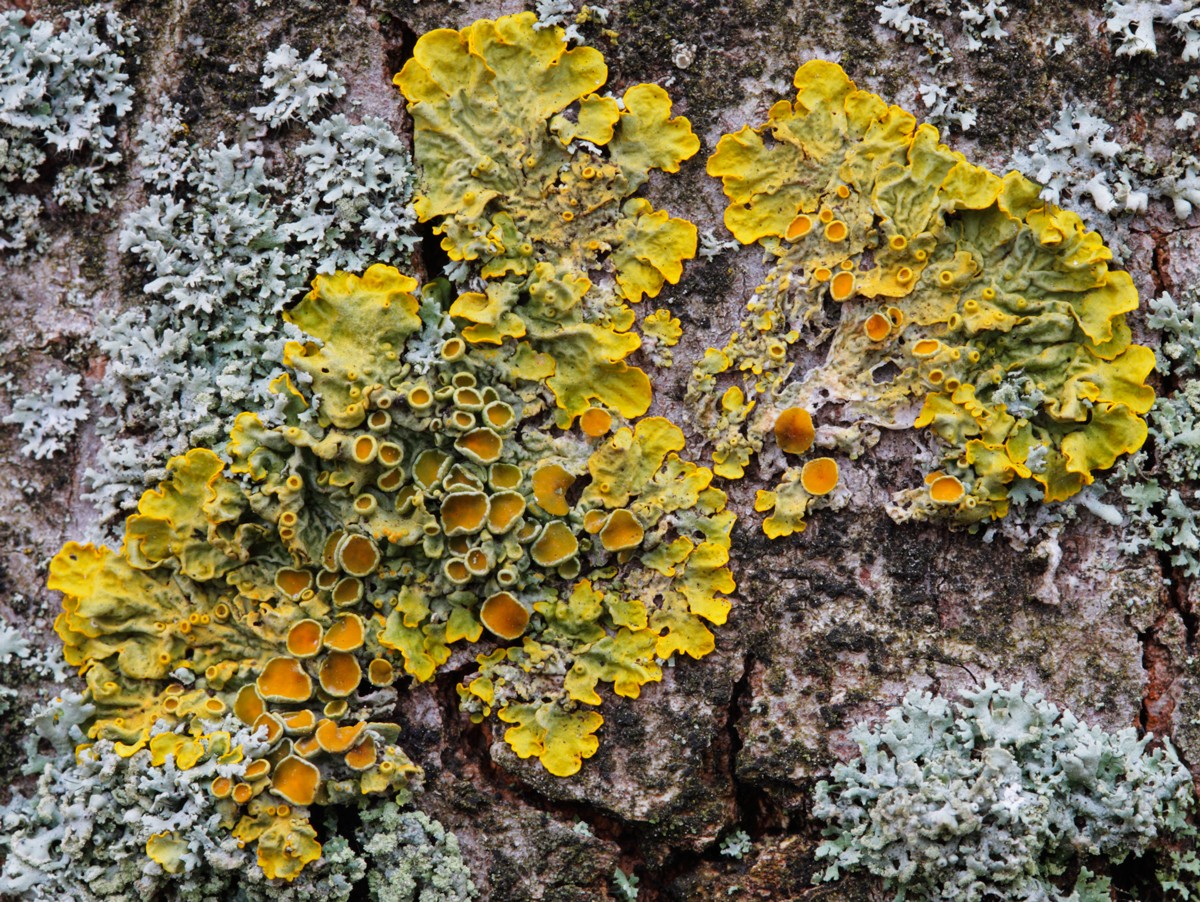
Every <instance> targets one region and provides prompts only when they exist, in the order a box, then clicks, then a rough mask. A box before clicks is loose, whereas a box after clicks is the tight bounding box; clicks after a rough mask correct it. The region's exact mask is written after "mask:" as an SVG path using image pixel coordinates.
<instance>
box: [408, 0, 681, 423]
mask: <svg viewBox="0 0 1200 902" xmlns="http://www.w3.org/2000/svg"><path fill="white" fill-rule="evenodd" d="M535 23H536V19H535V17H534V16H533V14H532V13H521V14H519V15H514V16H505V17H503V18H500V19H497V20H495V21H491V20H486V19H485V20H481V21H478V22H475V23H473V24H472V25H469V26H468V27H466V28H464V29H462V30H461V31H453V30H449V29H442V30H438V31H433V32H430V33H428V34H426V35H423V36H422V37H421V38H420V39H419V40H418V41H417V42H416V45H415V46H414V47H413V56H412V59H410V60H409V61H408V62H407V63H406V64H405V66H404V68H403V69H402V70H401V72H400V73H399V74H398V75H397V76H396V79H395V81H396V84H397V85H398V86H399V88H400V90H401V91H402V92H403V94H404V96H405V98H406V99H407V100H408V109H409V112H410V113H411V114H412V117H413V123H414V155H415V158H416V161H417V163H418V164H419V165H420V167H421V171H422V181H421V190H420V194H419V196H418V197H417V198H416V200H415V202H414V207H415V209H416V211H417V215H418V216H419V217H420V219H421V220H422V221H432V222H433V223H434V232H435V233H436V234H438V235H441V236H442V248H443V249H444V250H445V251H446V252H447V254H449V256H450V258H451V259H452V260H455V261H465V262H467V263H470V264H473V265H474V266H476V267H477V269H478V272H479V275H480V276H481V277H482V278H483V279H484V280H486V283H487V284H486V286H485V290H483V291H479V292H472V293H469V294H465V295H463V296H462V297H460V298H458V299H457V300H456V301H455V303H454V306H453V307H452V308H451V311H450V313H451V315H452V316H453V317H455V318H456V319H457V320H459V321H460V322H461V323H463V324H464V329H463V332H462V338H463V339H465V340H466V341H467V342H471V343H474V344H478V345H482V346H488V345H501V344H504V343H508V342H515V343H517V346H518V347H519V348H521V349H523V352H524V353H523V355H522V358H521V359H520V360H519V361H518V360H514V361H513V365H514V366H515V369H514V372H520V371H522V367H525V366H526V365H527V364H528V363H530V362H532V358H534V357H535V356H540V357H541V358H542V359H541V360H540V361H539V362H538V364H537V366H538V367H539V368H540V369H541V371H542V372H543V374H544V376H543V377H544V378H546V379H547V380H548V383H549V385H550V388H551V390H552V391H553V392H554V395H555V400H556V403H557V405H558V407H559V408H560V415H559V424H560V425H563V426H567V425H569V424H570V423H571V421H572V420H573V419H574V418H575V417H576V416H578V415H579V414H581V413H583V412H584V411H585V410H586V409H587V408H588V407H589V406H590V405H591V403H592V402H593V401H596V402H599V403H601V404H604V405H605V406H607V407H609V408H610V409H612V410H614V411H617V412H618V413H620V414H621V415H622V416H626V417H633V416H639V415H641V414H642V413H644V412H645V411H646V409H647V407H648V405H649V402H650V384H649V381H648V380H647V378H646V376H645V374H644V373H643V372H642V371H641V370H639V369H636V368H634V367H631V366H629V365H628V364H626V363H625V359H626V358H627V357H628V356H629V355H630V354H631V353H632V352H633V351H635V350H636V349H637V348H638V346H639V344H640V340H639V338H638V336H637V335H636V334H635V333H633V332H630V331H629V329H630V328H631V326H632V325H633V321H634V317H633V313H632V310H631V309H630V308H629V306H628V303H627V302H634V303H636V302H638V301H640V300H641V299H642V298H643V297H656V296H657V295H658V293H659V292H660V291H661V289H662V286H663V284H664V283H665V282H672V283H673V282H676V281H678V279H679V277H680V275H681V273H682V266H683V261H684V260H687V259H690V258H692V257H694V256H695V252H696V229H695V226H693V225H692V224H691V223H689V222H686V221H684V220H681V219H673V218H671V217H670V216H669V215H668V214H667V213H666V212H665V211H662V210H657V211H656V210H655V209H654V208H653V206H651V204H650V203H649V202H648V201H646V200H644V199H643V198H640V197H635V196H633V195H634V194H635V193H636V192H637V191H638V190H639V189H640V188H641V187H642V186H643V185H644V184H645V182H646V181H647V179H648V177H649V174H650V172H651V171H652V170H655V169H659V170H662V171H664V172H676V171H678V169H679V164H680V163H681V162H682V161H683V160H686V159H688V158H689V157H691V156H692V155H694V154H695V153H696V151H697V150H699V147H700V142H699V141H698V140H697V138H696V136H695V135H694V134H693V133H692V130H691V125H690V124H689V122H688V120H687V119H686V118H684V117H682V116H680V117H674V118H673V117H672V116H671V101H670V98H669V97H668V96H667V93H666V92H665V91H664V90H663V89H662V88H660V87H658V86H657V85H645V84H643V85H633V86H632V87H630V88H628V89H627V90H626V91H625V94H624V96H623V98H622V100H621V102H620V103H618V101H617V100H616V99H615V98H612V97H603V96H600V95H599V94H597V93H596V92H597V91H599V90H600V89H601V88H602V87H603V86H604V83H605V81H606V79H607V76H608V71H607V68H606V66H605V64H604V58H603V57H602V56H601V54H600V53H599V52H598V51H596V50H594V49H592V48H590V47H576V48H574V49H568V48H567V43H566V40H565V38H564V36H563V32H562V30H561V29H559V28H557V27H549V28H535V27H534V26H535ZM601 270H605V271H607V272H608V273H611V279H609V280H608V282H609V283H611V284H608V283H606V284H605V285H593V284H592V279H593V277H594V276H595V274H596V273H597V272H599V271H601ZM523 372H525V373H526V374H528V373H529V371H528V370H527V369H526V370H523Z"/></svg>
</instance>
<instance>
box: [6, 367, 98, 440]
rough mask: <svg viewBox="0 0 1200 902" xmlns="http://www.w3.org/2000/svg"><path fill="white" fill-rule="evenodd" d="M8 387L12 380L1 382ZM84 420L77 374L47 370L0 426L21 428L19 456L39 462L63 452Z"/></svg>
mask: <svg viewBox="0 0 1200 902" xmlns="http://www.w3.org/2000/svg"><path fill="white" fill-rule="evenodd" d="M11 385H12V379H11V378H7V377H5V378H0V387H3V386H11ZM87 418H88V404H87V401H86V400H85V399H84V398H83V386H82V378H81V377H80V376H79V374H78V373H65V372H63V371H62V370H59V369H50V370H47V371H46V372H45V373H44V374H43V375H42V378H41V384H40V385H39V386H38V387H37V388H36V389H35V390H33V391H29V392H27V393H23V394H20V395H18V396H17V397H16V398H14V399H13V401H12V410H11V411H10V412H9V413H8V414H7V415H5V416H4V417H3V418H0V423H4V424H5V425H7V426H18V427H20V438H21V440H22V442H23V444H22V445H21V449H20V451H21V454H23V455H25V456H26V457H32V458H34V459H35V460H42V459H44V458H49V457H54V456H55V455H56V454H59V453H61V452H63V451H65V450H66V449H67V447H68V446H69V445H70V443H71V439H72V438H74V436H75V432H76V430H77V429H78V428H79V425H80V424H81V423H83V422H84V421H85V420H87Z"/></svg>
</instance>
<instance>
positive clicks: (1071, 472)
mask: <svg viewBox="0 0 1200 902" xmlns="http://www.w3.org/2000/svg"><path fill="white" fill-rule="evenodd" d="M795 85H796V88H797V96H796V100H795V101H794V102H786V101H781V102H779V103H777V104H775V105H774V106H773V107H772V108H771V111H770V116H769V119H768V121H767V122H766V123H765V124H763V125H761V126H759V127H757V128H752V127H749V126H748V127H746V128H743V129H742V130H741V131H739V132H737V133H735V134H730V135H725V136H724V137H723V138H722V139H721V140H720V142H719V143H718V145H717V149H716V152H715V153H714V154H713V156H712V157H711V158H710V159H709V161H708V171H709V173H710V174H712V175H715V176H719V177H720V178H721V180H722V182H723V185H724V189H725V193H726V195H727V197H728V198H729V206H728V208H727V209H726V211H725V223H726V225H727V226H728V227H729V229H730V230H731V231H732V232H733V234H734V235H735V236H736V237H737V238H738V240H739V241H741V242H742V243H745V244H751V243H758V244H761V245H762V246H763V247H764V248H765V249H766V250H767V251H769V252H770V253H771V254H772V255H773V256H774V257H775V258H776V263H775V267H774V269H773V271H772V272H771V273H770V275H769V276H768V279H767V282H766V283H765V284H764V285H763V286H762V287H761V288H760V289H759V290H758V291H757V292H756V294H755V299H754V301H753V303H752V305H751V308H750V310H749V313H750V316H749V317H748V318H747V319H746V320H745V321H744V322H743V323H742V324H741V328H740V329H739V331H738V332H737V333H736V334H735V336H734V338H733V339H732V340H731V342H730V343H729V345H728V346H727V347H726V348H724V349H723V350H722V351H720V352H717V351H713V352H710V356H709V357H706V359H705V361H704V362H702V364H701V365H700V366H698V367H697V369H696V372H695V374H694V376H693V380H692V384H691V386H690V391H689V397H690V398H691V399H692V400H693V401H694V402H695V403H696V404H697V405H698V406H700V407H701V409H702V412H703V416H704V419H705V425H706V427H707V429H708V432H709V434H710V436H711V437H712V438H713V439H714V441H715V443H716V451H715V453H714V461H715V462H716V464H717V471H718V473H720V474H722V475H725V476H729V477H731V478H737V477H740V476H741V475H742V473H743V471H744V469H745V466H746V464H747V463H748V461H749V459H750V457H751V455H752V454H753V453H754V452H755V451H757V450H761V448H762V443H763V435H764V433H765V432H766V431H767V430H768V429H769V427H770V420H769V417H770V416H772V415H773V413H774V412H775V411H778V410H782V409H784V408H790V407H797V408H803V409H805V410H808V411H812V412H814V413H815V412H817V411H820V410H821V409H822V408H827V409H830V410H832V411H834V413H833V414H832V415H831V416H836V417H839V418H841V419H843V420H845V421H847V422H848V423H849V424H851V431H847V430H846V429H845V428H841V430H840V434H842V435H844V436H853V435H857V436H863V437H866V438H867V439H868V440H869V436H870V434H871V430H874V429H878V428H880V427H882V428H907V427H909V426H915V427H917V428H921V429H928V430H929V431H930V432H931V433H932V434H933V435H934V436H936V438H937V439H938V440H939V442H940V448H939V451H940V457H941V460H940V462H939V464H938V468H939V473H941V475H943V477H944V478H945V480H947V481H945V482H941V483H938V484H937V488H936V489H930V488H927V487H925V486H921V487H919V488H913V489H910V490H907V491H904V492H901V493H900V494H899V496H898V497H897V499H896V503H895V504H894V505H893V506H892V508H891V509H890V512H891V513H892V514H893V516H895V517H897V518H898V519H907V518H927V517H934V516H936V517H943V518H947V519H950V520H952V521H954V522H957V523H964V524H972V523H976V522H978V521H980V520H984V519H987V518H996V517H1002V516H1004V515H1005V514H1006V513H1007V512H1008V508H1009V496H1010V493H1011V491H1012V490H1013V489H1014V488H1015V487H1018V486H1019V487H1020V488H1021V493H1022V494H1023V495H1025V496H1026V497H1028V496H1030V495H1031V494H1032V495H1033V496H1034V497H1039V496H1040V497H1044V498H1045V500H1047V501H1056V500H1062V499H1065V498H1068V497H1070V496H1071V495H1073V494H1074V493H1076V492H1078V491H1079V490H1080V489H1081V488H1083V486H1085V485H1087V484H1088V483H1090V482H1092V480H1093V479H1094V472H1095V471H1096V470H1101V469H1105V468H1107V467H1111V466H1112V465H1113V464H1114V462H1115V461H1116V459H1117V458H1118V457H1119V456H1121V455H1122V454H1127V453H1130V452H1133V451H1136V450H1137V449H1138V448H1139V447H1140V446H1141V444H1142V442H1143V441H1144V440H1145V437H1146V425H1145V423H1144V421H1143V420H1142V419H1141V416H1140V415H1141V414H1144V413H1145V412H1146V411H1147V410H1148V409H1149V407H1150V404H1151V403H1152V401H1153V398H1154V394H1153V391H1152V390H1151V389H1150V388H1149V387H1148V386H1146V385H1145V379H1146V377H1147V375H1148V374H1149V373H1150V371H1151V370H1152V368H1153V366H1154V354H1153V353H1152V352H1151V351H1150V350H1149V349H1147V348H1144V347H1140V346H1138V345H1134V344H1132V343H1131V341H1130V332H1129V328H1128V327H1127V326H1126V324H1125V318H1124V315H1125V314H1126V313H1127V312H1129V311H1130V310H1133V309H1134V308H1135V307H1136V306H1137V294H1136V292H1135V290H1134V288H1133V283H1132V281H1131V279H1130V277H1129V275H1128V274H1127V273H1124V272H1120V271H1116V270H1111V269H1109V267H1108V262H1109V260H1111V258H1112V254H1111V252H1110V251H1109V250H1108V248H1106V247H1104V244H1103V242H1102V240H1101V239H1100V237H1099V236H1098V235H1097V234H1096V233H1094V232H1088V231H1087V230H1086V229H1085V228H1084V227H1083V224H1082V222H1081V221H1080V219H1079V217H1078V216H1076V215H1075V214H1073V213H1069V212H1066V211H1064V210H1060V209H1058V208H1057V207H1055V206H1053V205H1052V204H1049V203H1046V202H1044V201H1042V200H1040V199H1039V196H1038V195H1039V189H1038V187H1037V186H1036V185H1034V184H1033V183H1031V182H1030V181H1028V180H1027V179H1025V178H1024V177H1022V176H1021V175H1019V174H1018V173H1009V174H1008V175H1006V176H1004V177H1000V176H996V175H993V174H992V173H990V172H988V171H987V170H985V169H982V168H980V167H977V166H974V165H972V164H971V163H969V162H968V161H967V160H966V159H965V158H964V157H963V155H962V154H960V153H956V152H954V151H951V150H949V149H948V148H946V147H945V146H944V145H941V144H939V143H938V133H937V131H936V130H935V129H934V128H932V127H931V126H928V125H920V126H918V125H917V123H916V120H915V119H914V118H913V116H912V115H911V114H909V113H907V112H905V111H904V110H901V109H900V108H898V107H895V106H888V105H887V104H886V103H885V102H884V101H883V100H881V99H880V98H879V97H877V96H875V95H873V94H870V93H868V92H866V91H861V90H858V89H857V88H856V87H855V86H854V83H853V82H851V81H850V79H849V78H848V77H847V76H846V74H845V73H844V72H843V71H842V70H841V69H840V68H839V67H838V66H836V65H835V64H833V63H828V62H823V61H814V62H810V63H806V64H805V65H803V66H801V67H800V69H799V70H798V71H797V73H796V78H795ZM830 300H831V301H833V302H834V303H836V304H838V305H839V306H840V307H841V310H840V311H839V313H838V316H837V320H836V321H834V322H829V321H827V319H826V308H825V305H826V304H827V302H828V301H830ZM829 334H832V340H831V342H830V349H829V352H828V356H827V359H826V361H825V363H824V364H823V365H821V366H819V367H817V368H816V369H814V370H812V371H810V372H808V373H803V374H801V375H802V378H800V377H796V376H793V367H794V364H793V363H791V362H789V360H788V355H787V353H786V350H787V347H788V346H790V345H793V344H795V343H796V342H799V341H802V340H806V339H808V338H812V337H813V336H821V338H822V340H823V339H824V337H825V336H826V335H829ZM730 369H735V370H739V371H741V372H743V373H745V374H746V377H745V382H744V389H743V390H744V400H742V401H741V403H740V404H739V405H737V406H736V407H730V406H729V405H724V404H723V405H720V406H719V407H718V405H716V404H714V403H712V402H711V401H708V400H706V399H707V398H710V397H711V396H713V395H714V394H715V392H716V385H717V380H718V379H719V378H720V374H722V373H724V372H726V371H728V370H730ZM755 404H757V413H756V414H754V415H753V416H752V415H751V414H750V411H751V410H752V409H753V407H754V405H755ZM914 406H916V407H918V408H919V414H918V415H917V417H916V418H915V420H914V419H913V418H912V414H911V413H909V411H910V410H911V409H912V408H913V407H914ZM835 428H839V427H835ZM864 444H865V442H864V441H862V440H859V442H858V444H857V445H856V446H852V447H851V449H850V450H851V451H852V453H858V452H860V451H861V450H863V446H864ZM781 447H782V445H781ZM784 450H786V449H784ZM949 480H954V483H951V482H950V481H949ZM785 483H786V484H785V485H781V486H780V487H779V488H778V489H776V490H775V491H774V492H764V493H761V494H760V496H759V502H758V507H759V509H760V510H771V509H772V507H773V506H774V507H775V509H776V511H777V514H776V517H775V520H774V522H773V523H772V525H771V526H770V527H768V531H771V532H774V533H776V534H784V531H794V530H795V529H796V528H798V524H799V523H800V522H801V521H800V520H799V516H800V514H798V513H797V511H800V512H801V513H802V509H803V508H805V507H807V505H808V502H809V501H810V500H811V498H802V497H800V496H799V495H797V492H798V491H803V486H802V485H801V486H797V483H796V482H795V481H794V480H787V481H785ZM955 483H956V484H957V485H958V486H959V488H960V489H961V491H958V490H954V491H951V490H952V489H954V484H955ZM806 494H811V493H806ZM785 498H787V499H790V500H789V501H788V502H787V510H786V511H784V510H780V509H779V508H778V507H777V505H778V504H780V503H782V502H783V500H784V499H785Z"/></svg>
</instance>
